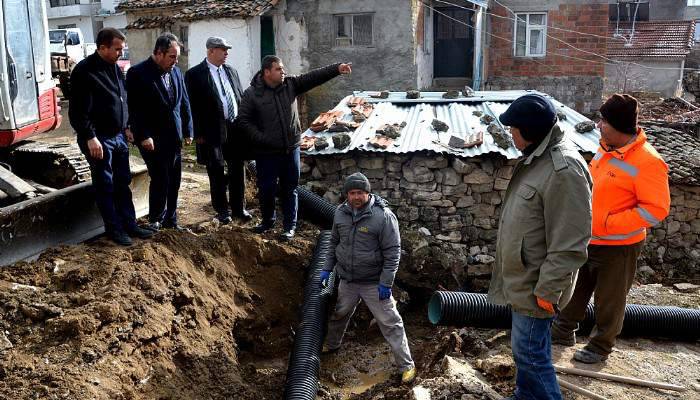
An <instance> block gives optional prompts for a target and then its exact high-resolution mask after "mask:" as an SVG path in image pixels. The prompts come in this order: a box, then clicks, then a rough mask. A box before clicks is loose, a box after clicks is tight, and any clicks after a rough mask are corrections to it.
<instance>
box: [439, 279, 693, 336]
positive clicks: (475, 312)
mask: <svg viewBox="0 0 700 400" xmlns="http://www.w3.org/2000/svg"><path fill="white" fill-rule="evenodd" d="M510 314H511V309H510V307H509V306H501V305H496V304H492V303H489V302H487V301H486V295H485V294H481V293H466V292H446V291H437V292H435V293H434V294H433V296H432V297H431V298H430V302H429V303H428V319H430V322H432V323H433V324H435V325H454V326H474V327H479V328H494V329H509V328H510V326H511V316H510ZM594 323H595V312H594V309H593V305H592V304H589V305H588V308H587V309H586V316H585V318H584V320H583V321H582V322H581V324H580V326H581V327H580V330H579V332H580V333H582V334H587V333H589V332H590V331H591V329H592V328H593V325H594ZM621 335H623V336H628V337H635V336H648V337H666V338H673V339H682V340H697V339H700V310H692V309H687V308H679V307H660V306H647V305H638V304H628V305H627V307H626V308H625V321H624V325H623V327H622V333H621Z"/></svg>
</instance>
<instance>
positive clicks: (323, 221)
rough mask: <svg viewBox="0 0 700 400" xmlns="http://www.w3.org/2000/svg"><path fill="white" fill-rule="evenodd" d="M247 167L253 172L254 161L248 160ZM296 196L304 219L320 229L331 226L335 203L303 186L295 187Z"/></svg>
mask: <svg viewBox="0 0 700 400" xmlns="http://www.w3.org/2000/svg"><path fill="white" fill-rule="evenodd" d="M248 168H250V170H251V171H253V173H255V172H256V169H255V161H250V162H249V163H248ZM297 196H299V211H300V212H301V214H303V218H304V219H307V220H309V221H311V222H313V223H314V224H316V225H318V226H320V227H321V229H330V228H331V227H332V226H333V216H334V215H335V209H336V206H335V205H333V204H331V203H330V202H329V201H328V200H326V199H324V198H323V197H321V196H319V195H317V194H316V193H314V192H312V191H311V190H309V189H308V188H306V187H305V186H298V187H297Z"/></svg>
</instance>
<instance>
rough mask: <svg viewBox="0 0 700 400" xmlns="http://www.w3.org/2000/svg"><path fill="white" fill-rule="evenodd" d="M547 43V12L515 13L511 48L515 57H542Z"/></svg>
mask: <svg viewBox="0 0 700 400" xmlns="http://www.w3.org/2000/svg"><path fill="white" fill-rule="evenodd" d="M546 44H547V14H545V13H534V14H516V18H515V40H514V41H513V50H514V52H515V56H516V57H544V55H545V53H546V47H547V46H546Z"/></svg>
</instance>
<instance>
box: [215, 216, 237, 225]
mask: <svg viewBox="0 0 700 400" xmlns="http://www.w3.org/2000/svg"><path fill="white" fill-rule="evenodd" d="M216 219H217V220H218V221H219V223H220V224H221V225H228V224H230V223H231V222H233V219H231V217H230V216H228V215H221V216H218V217H216Z"/></svg>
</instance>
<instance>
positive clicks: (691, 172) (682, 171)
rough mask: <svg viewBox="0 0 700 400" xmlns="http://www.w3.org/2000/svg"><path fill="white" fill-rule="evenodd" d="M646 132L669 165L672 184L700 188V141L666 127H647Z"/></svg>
mask: <svg viewBox="0 0 700 400" xmlns="http://www.w3.org/2000/svg"><path fill="white" fill-rule="evenodd" d="M644 132H646V134H647V137H648V139H649V143H650V144H651V145H652V146H654V148H655V149H656V151H658V152H659V154H661V156H662V157H663V158H664V160H665V161H666V163H667V164H668V167H669V172H668V174H669V179H670V181H671V183H674V184H681V185H691V186H700V140H698V139H697V138H695V137H693V136H692V135H690V134H688V133H685V132H680V131H677V130H674V129H670V128H664V127H657V126H654V127H652V126H645V127H644Z"/></svg>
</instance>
